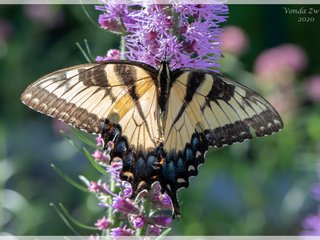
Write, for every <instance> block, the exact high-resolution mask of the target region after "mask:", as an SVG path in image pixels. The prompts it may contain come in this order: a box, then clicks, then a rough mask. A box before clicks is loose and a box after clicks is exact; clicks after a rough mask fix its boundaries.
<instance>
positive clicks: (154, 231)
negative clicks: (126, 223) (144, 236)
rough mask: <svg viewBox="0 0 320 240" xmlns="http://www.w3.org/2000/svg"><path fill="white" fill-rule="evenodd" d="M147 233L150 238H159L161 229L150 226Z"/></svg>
mask: <svg viewBox="0 0 320 240" xmlns="http://www.w3.org/2000/svg"><path fill="white" fill-rule="evenodd" d="M147 232H148V235H150V236H159V235H160V234H161V228H160V227H157V226H155V225H149V226H148V229H147Z"/></svg>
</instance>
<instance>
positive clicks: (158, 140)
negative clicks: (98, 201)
mask: <svg viewBox="0 0 320 240" xmlns="http://www.w3.org/2000/svg"><path fill="white" fill-rule="evenodd" d="M21 100H22V102H23V103H24V104H25V105H27V106H28V107H30V108H32V109H34V110H36V111H38V112H40V113H43V114H46V115H49V116H51V117H53V118H57V119H60V120H62V121H63V122H65V123H68V124H70V125H72V126H73V127H75V128H78V129H81V130H83V131H86V132H88V133H92V134H102V136H103V138H104V140H105V142H107V141H113V142H114V147H113V149H112V151H111V153H110V154H111V159H114V158H116V157H118V158H121V159H122V162H123V167H122V171H121V173H120V178H121V179H122V180H126V181H128V182H130V183H131V184H132V188H133V192H134V194H133V196H135V195H136V194H138V193H139V192H140V191H142V190H143V189H150V186H151V184H152V183H153V182H155V181H159V182H160V184H161V187H162V191H163V192H166V193H167V194H168V195H169V196H170V198H171V200H172V203H173V206H174V216H179V215H180V207H179V203H178V200H177V196H176V194H177V190H178V189H180V188H182V187H185V188H187V187H188V186H189V177H190V176H196V175H197V174H198V166H199V165H200V164H202V163H203V162H204V156H205V153H206V152H207V150H208V147H210V146H211V147H222V146H225V145H231V144H233V143H236V142H242V141H244V140H246V139H251V138H252V137H253V133H254V135H256V136H258V137H260V136H264V135H270V134H272V133H274V132H277V131H279V130H280V129H282V128H283V122H282V120H281V118H280V116H279V114H278V113H277V112H276V110H275V109H274V108H273V107H272V106H271V105H270V104H269V103H268V102H267V101H266V100H265V99H264V98H263V97H261V96H260V95H259V94H257V93H255V92H254V91H252V90H250V89H249V88H247V87H245V86H243V85H241V84H239V83H236V82H234V81H231V80H230V79H228V78H226V77H224V76H223V75H221V74H219V73H216V72H214V71H210V70H204V69H194V68H179V69H175V70H173V71H171V69H170V67H169V62H168V61H162V62H161V64H160V67H159V68H158V69H155V68H154V67H152V66H150V65H147V64H144V63H140V62H134V61H125V60H118V61H105V62H100V63H88V64H82V65H77V66H73V67H70V68H65V69H62V70H58V71H56V72H53V73H50V74H48V75H46V76H44V77H42V78H40V79H39V80H37V81H36V82H34V83H32V84H31V85H30V86H28V87H27V89H26V90H25V91H24V92H23V94H22V95H21ZM111 161H112V160H111Z"/></svg>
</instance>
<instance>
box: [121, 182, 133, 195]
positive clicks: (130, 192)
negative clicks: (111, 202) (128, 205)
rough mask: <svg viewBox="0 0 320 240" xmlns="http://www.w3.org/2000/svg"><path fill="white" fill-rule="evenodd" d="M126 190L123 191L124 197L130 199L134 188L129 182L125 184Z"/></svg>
mask: <svg viewBox="0 0 320 240" xmlns="http://www.w3.org/2000/svg"><path fill="white" fill-rule="evenodd" d="M123 186H124V189H123V197H125V198H129V197H131V195H132V186H131V184H130V183H128V182H124V183H123Z"/></svg>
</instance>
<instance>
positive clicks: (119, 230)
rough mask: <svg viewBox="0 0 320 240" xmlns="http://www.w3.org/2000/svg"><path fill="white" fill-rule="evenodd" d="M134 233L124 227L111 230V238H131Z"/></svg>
mask: <svg viewBox="0 0 320 240" xmlns="http://www.w3.org/2000/svg"><path fill="white" fill-rule="evenodd" d="M133 234H134V231H133V230H132V229H130V228H127V227H126V226H124V227H117V228H113V229H111V236H113V237H117V236H133Z"/></svg>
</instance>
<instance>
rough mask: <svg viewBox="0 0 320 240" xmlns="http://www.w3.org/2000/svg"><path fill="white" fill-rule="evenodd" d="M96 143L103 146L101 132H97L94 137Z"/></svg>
mask: <svg viewBox="0 0 320 240" xmlns="http://www.w3.org/2000/svg"><path fill="white" fill-rule="evenodd" d="M96 144H97V147H103V146H104V140H103V138H102V137H101V134H99V135H98V137H96Z"/></svg>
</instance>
